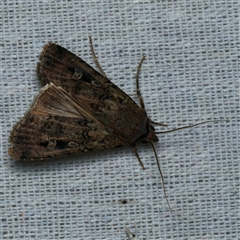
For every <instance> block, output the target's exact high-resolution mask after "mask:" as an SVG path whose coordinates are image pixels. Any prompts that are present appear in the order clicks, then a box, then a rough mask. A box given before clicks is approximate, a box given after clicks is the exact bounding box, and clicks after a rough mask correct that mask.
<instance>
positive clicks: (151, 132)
mask: <svg viewBox="0 0 240 240" xmlns="http://www.w3.org/2000/svg"><path fill="white" fill-rule="evenodd" d="M150 141H153V142H158V137H157V135H156V132H155V128H154V127H153V126H152V125H150V123H149V121H148V122H147V135H146V136H145V137H144V138H142V139H141V140H140V142H141V143H149V142H150Z"/></svg>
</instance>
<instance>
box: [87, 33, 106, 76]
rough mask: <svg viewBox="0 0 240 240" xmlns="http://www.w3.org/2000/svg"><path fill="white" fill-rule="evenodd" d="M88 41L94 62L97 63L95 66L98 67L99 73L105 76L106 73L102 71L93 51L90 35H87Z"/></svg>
mask: <svg viewBox="0 0 240 240" xmlns="http://www.w3.org/2000/svg"><path fill="white" fill-rule="evenodd" d="M89 42H90V47H91V52H92V55H93V59H94V62H95V64H96V65H97V67H98V69H99V70H100V72H101V74H102V75H103V76H104V77H107V75H106V73H105V72H104V71H103V69H102V67H101V65H100V63H99V62H98V60H97V56H96V54H95V51H94V48H93V44H92V38H91V37H89Z"/></svg>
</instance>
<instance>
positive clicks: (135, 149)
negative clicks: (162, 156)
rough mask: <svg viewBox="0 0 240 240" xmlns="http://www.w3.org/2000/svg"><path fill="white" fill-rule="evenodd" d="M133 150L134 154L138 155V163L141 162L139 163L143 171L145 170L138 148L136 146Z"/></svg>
mask: <svg viewBox="0 0 240 240" xmlns="http://www.w3.org/2000/svg"><path fill="white" fill-rule="evenodd" d="M132 150H133V152H134V153H135V154H136V156H137V159H138V161H139V163H140V165H141V167H142V169H143V170H144V169H145V167H144V165H143V163H142V161H141V159H140V157H139V154H138V152H137V148H136V146H133V147H132Z"/></svg>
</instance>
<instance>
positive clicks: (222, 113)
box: [0, 0, 240, 240]
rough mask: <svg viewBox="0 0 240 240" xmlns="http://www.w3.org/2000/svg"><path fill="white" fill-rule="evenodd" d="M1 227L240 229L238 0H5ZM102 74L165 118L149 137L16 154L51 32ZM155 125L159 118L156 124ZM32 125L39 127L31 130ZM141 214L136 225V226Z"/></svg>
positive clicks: (178, 233) (175, 232)
mask: <svg viewBox="0 0 240 240" xmlns="http://www.w3.org/2000/svg"><path fill="white" fill-rule="evenodd" d="M0 5H1V7H0V9H1V10H0V16H1V25H2V27H1V32H2V33H1V39H0V41H1V44H0V48H1V53H0V58H1V60H0V74H1V81H0V91H1V92H0V93H1V95H0V104H1V126H0V127H1V128H0V131H1V134H0V138H1V141H0V142H1V146H0V156H1V161H0V163H1V177H0V179H1V180H0V181H1V190H0V192H1V195H0V198H1V201H0V204H1V205H0V206H1V212H0V215H1V229H0V238H1V239H89V240H90V239H127V236H126V233H125V226H127V227H128V228H129V229H130V230H131V231H132V232H134V233H137V236H138V238H139V239H148V240H149V239H194V240H195V239H231V240H232V239H240V226H239V223H240V208H239V203H240V201H239V199H240V197H239V182H240V180H239V172H240V164H239V116H240V107H239V106H240V101H239V100H240V98H239V95H240V94H239V93H240V89H239V80H240V73H239V56H240V54H239V49H240V40H239V36H240V35H239V26H240V25H239V24H240V17H239V11H240V5H239V1H231V0H230V1H229V0H228V1H227V0H222V1H221V0H219V1H210V0H209V1H207V0H206V1H191V0H189V1H178V0H175V1H157V0H155V1H154V0H153V1H141V0H139V1H138V0H132V1H130V0H118V1H115V0H112V1H106V0H105V1H104V0H98V1H97V0H95V1H94V0H92V1H64V0H62V1H46V0H42V1H41V0H28V1H25V0H18V1H1V3H0ZM88 36H91V37H92V38H93V44H94V47H95V52H96V55H97V56H98V59H99V62H100V63H101V65H102V67H103V69H104V70H105V72H106V74H107V76H108V77H109V78H110V80H111V81H113V82H114V83H115V84H116V85H118V86H119V87H120V88H121V89H122V90H124V91H125V92H126V93H127V94H129V95H130V96H131V97H133V99H134V100H136V101H137V102H138V99H137V97H136V94H135V87H136V85H135V73H136V69H137V66H138V63H139V61H140V59H141V56H142V55H143V54H145V55H146V56H147V59H146V61H145V62H144V64H143V67H142V70H141V74H140V87H141V92H142V95H143V98H144V101H145V105H146V109H147V112H148V116H149V117H150V118H151V119H153V120H155V121H159V122H165V123H168V124H169V126H168V129H172V128H175V127H180V126H183V125H188V124H194V123H197V122H200V121H205V120H210V119H228V120H229V122H218V123H210V124H205V125H201V126H199V127H195V128H190V129H186V130H182V131H178V132H174V133H171V134H162V135H159V138H160V141H159V142H158V143H156V144H155V146H156V149H157V152H158V156H159V158H160V162H161V168H162V171H163V174H164V180H165V187H166V192H167V196H168V199H169V202H170V205H171V208H172V215H171V214H170V211H169V209H168V206H167V203H166V200H165V198H164V195H163V190H162V183H161V179H160V177H159V172H158V169H157V165H156V160H155V157H154V153H153V151H152V149H151V146H150V145H148V144H145V145H141V144H139V145H138V150H139V154H140V156H141V159H142V161H143V163H144V165H145V167H146V170H145V171H143V170H142V169H141V167H140V166H139V163H138V161H137V159H136V157H135V155H134V153H133V152H132V151H131V149H130V148H118V149H109V150H104V151H97V152H91V153H86V154H79V155H76V156H73V157H69V158H60V159H57V160H47V161H42V162H41V161H40V162H39V161H36V162H30V163H29V162H20V161H14V160H13V159H11V158H10V157H9V156H8V148H9V143H8V137H9V134H10V131H11V129H12V127H13V125H14V124H15V123H16V122H17V121H18V120H19V119H20V118H21V117H23V115H24V113H25V112H26V111H27V110H28V108H29V106H30V105H31V103H32V100H33V99H34V96H36V95H37V93H38V92H39V90H40V88H41V86H40V84H39V83H38V80H37V77H36V72H35V69H36V64H37V62H38V55H39V53H40V52H41V50H42V47H43V46H44V44H46V43H47V42H50V41H52V42H55V43H58V44H60V45H62V46H63V47H65V48H67V49H69V50H70V51H72V52H74V53H75V54H77V55H78V56H80V57H81V58H83V59H84V60H85V61H86V62H88V63H89V64H91V65H92V66H93V67H94V68H96V67H95V64H94V60H93V58H92V55H91V52H90V47H89V41H88ZM156 129H158V131H163V130H166V129H165V128H161V127H156ZM36 137H37V136H36ZM135 226H136V229H135Z"/></svg>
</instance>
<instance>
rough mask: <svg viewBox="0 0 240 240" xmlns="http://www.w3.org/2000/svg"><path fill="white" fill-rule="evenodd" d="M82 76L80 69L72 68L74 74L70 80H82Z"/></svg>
mask: <svg viewBox="0 0 240 240" xmlns="http://www.w3.org/2000/svg"><path fill="white" fill-rule="evenodd" d="M82 76H83V72H82V69H81V68H80V67H79V66H78V65H76V66H75V67H74V73H73V75H72V79H75V80H79V79H81V78H82Z"/></svg>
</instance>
